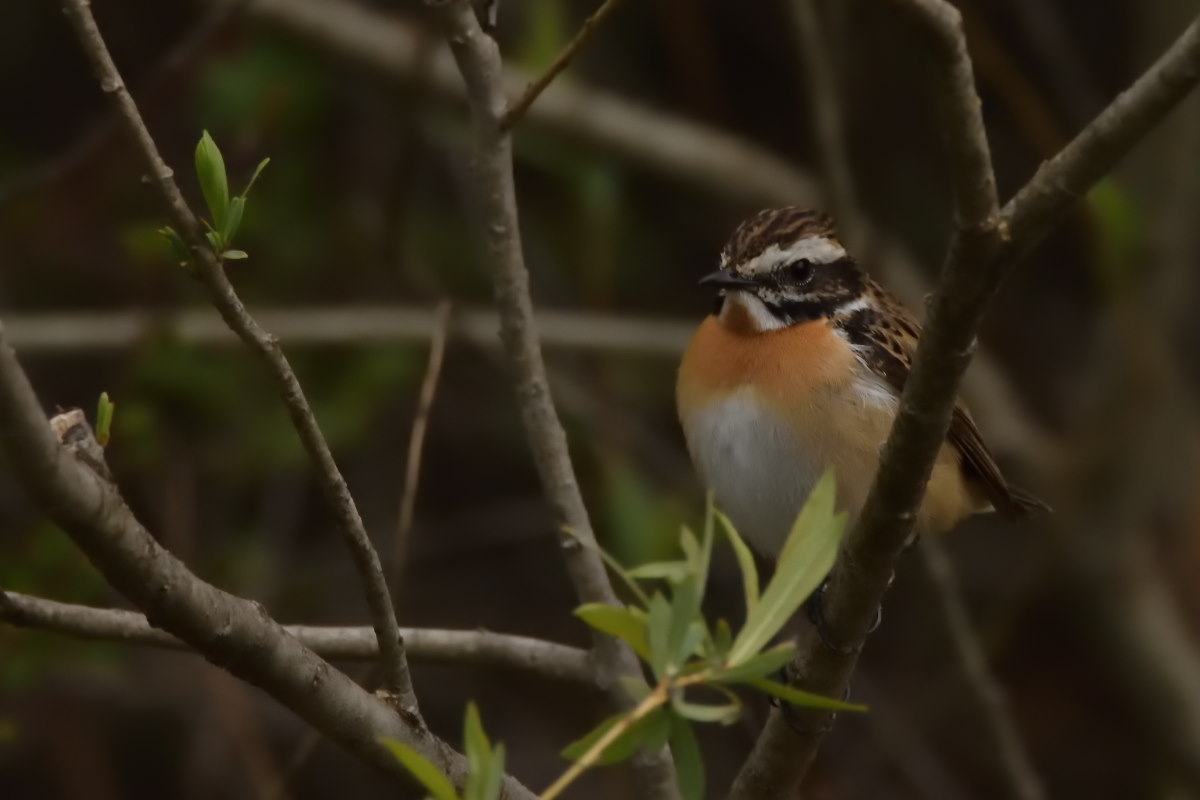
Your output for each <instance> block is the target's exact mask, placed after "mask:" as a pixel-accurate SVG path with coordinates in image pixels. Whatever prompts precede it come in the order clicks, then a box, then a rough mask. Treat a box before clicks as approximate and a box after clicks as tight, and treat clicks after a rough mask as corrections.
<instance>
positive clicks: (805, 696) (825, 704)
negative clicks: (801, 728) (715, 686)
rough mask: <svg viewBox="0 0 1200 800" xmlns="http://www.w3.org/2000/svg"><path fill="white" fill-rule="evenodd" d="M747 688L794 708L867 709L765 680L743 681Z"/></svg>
mask: <svg viewBox="0 0 1200 800" xmlns="http://www.w3.org/2000/svg"><path fill="white" fill-rule="evenodd" d="M743 683H745V684H746V685H747V686H752V687H754V688H755V689H758V690H759V691H760V692H763V693H765V694H769V695H772V696H774V697H778V698H779V699H780V700H786V701H787V702H789V703H791V704H792V705H794V706H807V707H809V708H827V709H830V710H831V711H866V710H867V707H866V706H864V705H862V704H860V703H847V702H846V701H844V700H834V699H833V698H832V697H822V696H821V695H819V694H813V693H812V692H806V691H804V690H803V689H797V688H795V687H794V686H788V685H786V684H783V683H777V682H775V681H772V680H767V679H766V678H754V679H752V680H748V681H743Z"/></svg>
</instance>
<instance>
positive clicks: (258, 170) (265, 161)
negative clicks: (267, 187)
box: [239, 158, 271, 201]
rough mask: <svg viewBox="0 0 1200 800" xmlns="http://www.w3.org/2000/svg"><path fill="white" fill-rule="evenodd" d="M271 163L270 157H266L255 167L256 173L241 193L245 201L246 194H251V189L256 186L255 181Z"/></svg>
mask: <svg viewBox="0 0 1200 800" xmlns="http://www.w3.org/2000/svg"><path fill="white" fill-rule="evenodd" d="M270 163H271V159H270V158H264V159H263V160H262V161H260V162H258V166H257V167H255V168H254V174H253V175H251V176H250V181H249V182H248V183H247V184H246V188H245V189H242V193H241V195H239V197H241V199H242V200H243V201H245V199H246V195H248V194H250V190H251V189H253V188H254V182H255V181H257V180H258V176H259V175H261V174H262V171H263V169H264V168H265V167H266V166H267V164H270Z"/></svg>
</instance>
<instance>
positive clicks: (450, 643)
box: [0, 590, 596, 687]
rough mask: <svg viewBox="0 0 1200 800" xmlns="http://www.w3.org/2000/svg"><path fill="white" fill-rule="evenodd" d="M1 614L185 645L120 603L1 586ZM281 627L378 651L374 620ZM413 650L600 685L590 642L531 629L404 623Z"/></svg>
mask: <svg viewBox="0 0 1200 800" xmlns="http://www.w3.org/2000/svg"><path fill="white" fill-rule="evenodd" d="M0 621H3V622H6V623H8V624H9V625H13V626H14V627H18V628H29V629H32V630H44V631H53V632H55V633H62V634H67V635H70V636H78V637H81V638H84V639H99V640H104V641H114V642H121V643H124V644H136V645H146V646H150V647H162V648H167V649H172V650H178V649H187V648H188V645H187V644H186V643H185V642H183V641H181V640H180V639H178V638H176V637H175V636H172V635H171V634H169V633H167V632H166V631H165V630H162V629H160V628H156V627H154V626H153V625H151V624H150V622H149V621H148V620H147V619H146V617H145V615H144V614H139V613H137V612H134V611H122V610H120V609H115V608H92V607H90V606H81V605H75V604H72V603H59V602H57V601H54V600H47V599H45V598H41V597H33V596H32V595H27V594H20V593H17V592H6V591H3V590H0ZM283 630H284V631H285V632H287V633H288V634H289V635H291V636H294V637H295V638H296V639H297V640H298V641H299V642H300V643H301V644H303V645H304V646H305V647H307V648H309V649H310V650H312V651H313V652H314V653H316V654H317V655H319V656H321V657H322V658H325V659H328V660H331V661H371V660H375V659H377V658H379V645H378V643H377V642H376V640H375V632H374V630H372V629H371V628H369V627H363V626H356V627H330V626H325V625H285V626H283ZM400 633H401V635H402V636H403V637H404V644H405V647H406V649H407V651H408V655H409V657H411V658H414V659H417V660H425V661H435V662H445V663H456V664H478V665H480V666H485V667H500V668H503V669H511V670H514V671H517V672H523V673H525V674H528V675H532V676H534V677H538V678H548V679H551V680H556V681H565V682H568V683H576V684H581V685H583V686H592V687H594V686H595V685H596V681H595V678H594V677H593V673H592V667H591V659H590V656H589V655H588V653H587V651H586V650H580V649H579V648H577V647H569V646H567V645H564V644H556V643H554V642H547V641H543V640H541V639H534V638H531V637H528V636H514V635H510V634H503V633H492V632H491V631H455V630H439V629H435V628H401V629H400Z"/></svg>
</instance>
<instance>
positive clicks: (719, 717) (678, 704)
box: [671, 692, 742, 725]
mask: <svg viewBox="0 0 1200 800" xmlns="http://www.w3.org/2000/svg"><path fill="white" fill-rule="evenodd" d="M731 696H732V695H731ZM732 697H733V700H732V701H731V702H728V703H721V704H719V705H711V704H709V703H693V702H691V701H690V700H687V699H686V698H684V696H683V692H676V693H675V694H673V695H672V696H671V710H672V711H674V712H675V713H676V714H678V715H679V716H681V717H684V718H685V719H690V720H692V721H693V722H720V723H722V724H726V725H728V724H729V723H730V722H733V721H734V720H735V719H737V718H738V714H741V713H742V702H741V700H738V699H737V697H736V696H732Z"/></svg>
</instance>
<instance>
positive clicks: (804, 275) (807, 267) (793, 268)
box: [787, 258, 813, 283]
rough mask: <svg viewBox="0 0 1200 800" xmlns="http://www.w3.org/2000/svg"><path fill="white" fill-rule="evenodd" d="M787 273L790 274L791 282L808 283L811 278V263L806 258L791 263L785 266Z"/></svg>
mask: <svg viewBox="0 0 1200 800" xmlns="http://www.w3.org/2000/svg"><path fill="white" fill-rule="evenodd" d="M787 268H788V272H790V273H791V277H792V280H793V281H795V282H796V283H808V282H809V281H811V280H812V277H813V263H812V262H811V261H809V260H808V259H807V258H802V259H800V260H799V261H793V262H792V263H790V264H788V266H787Z"/></svg>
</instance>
